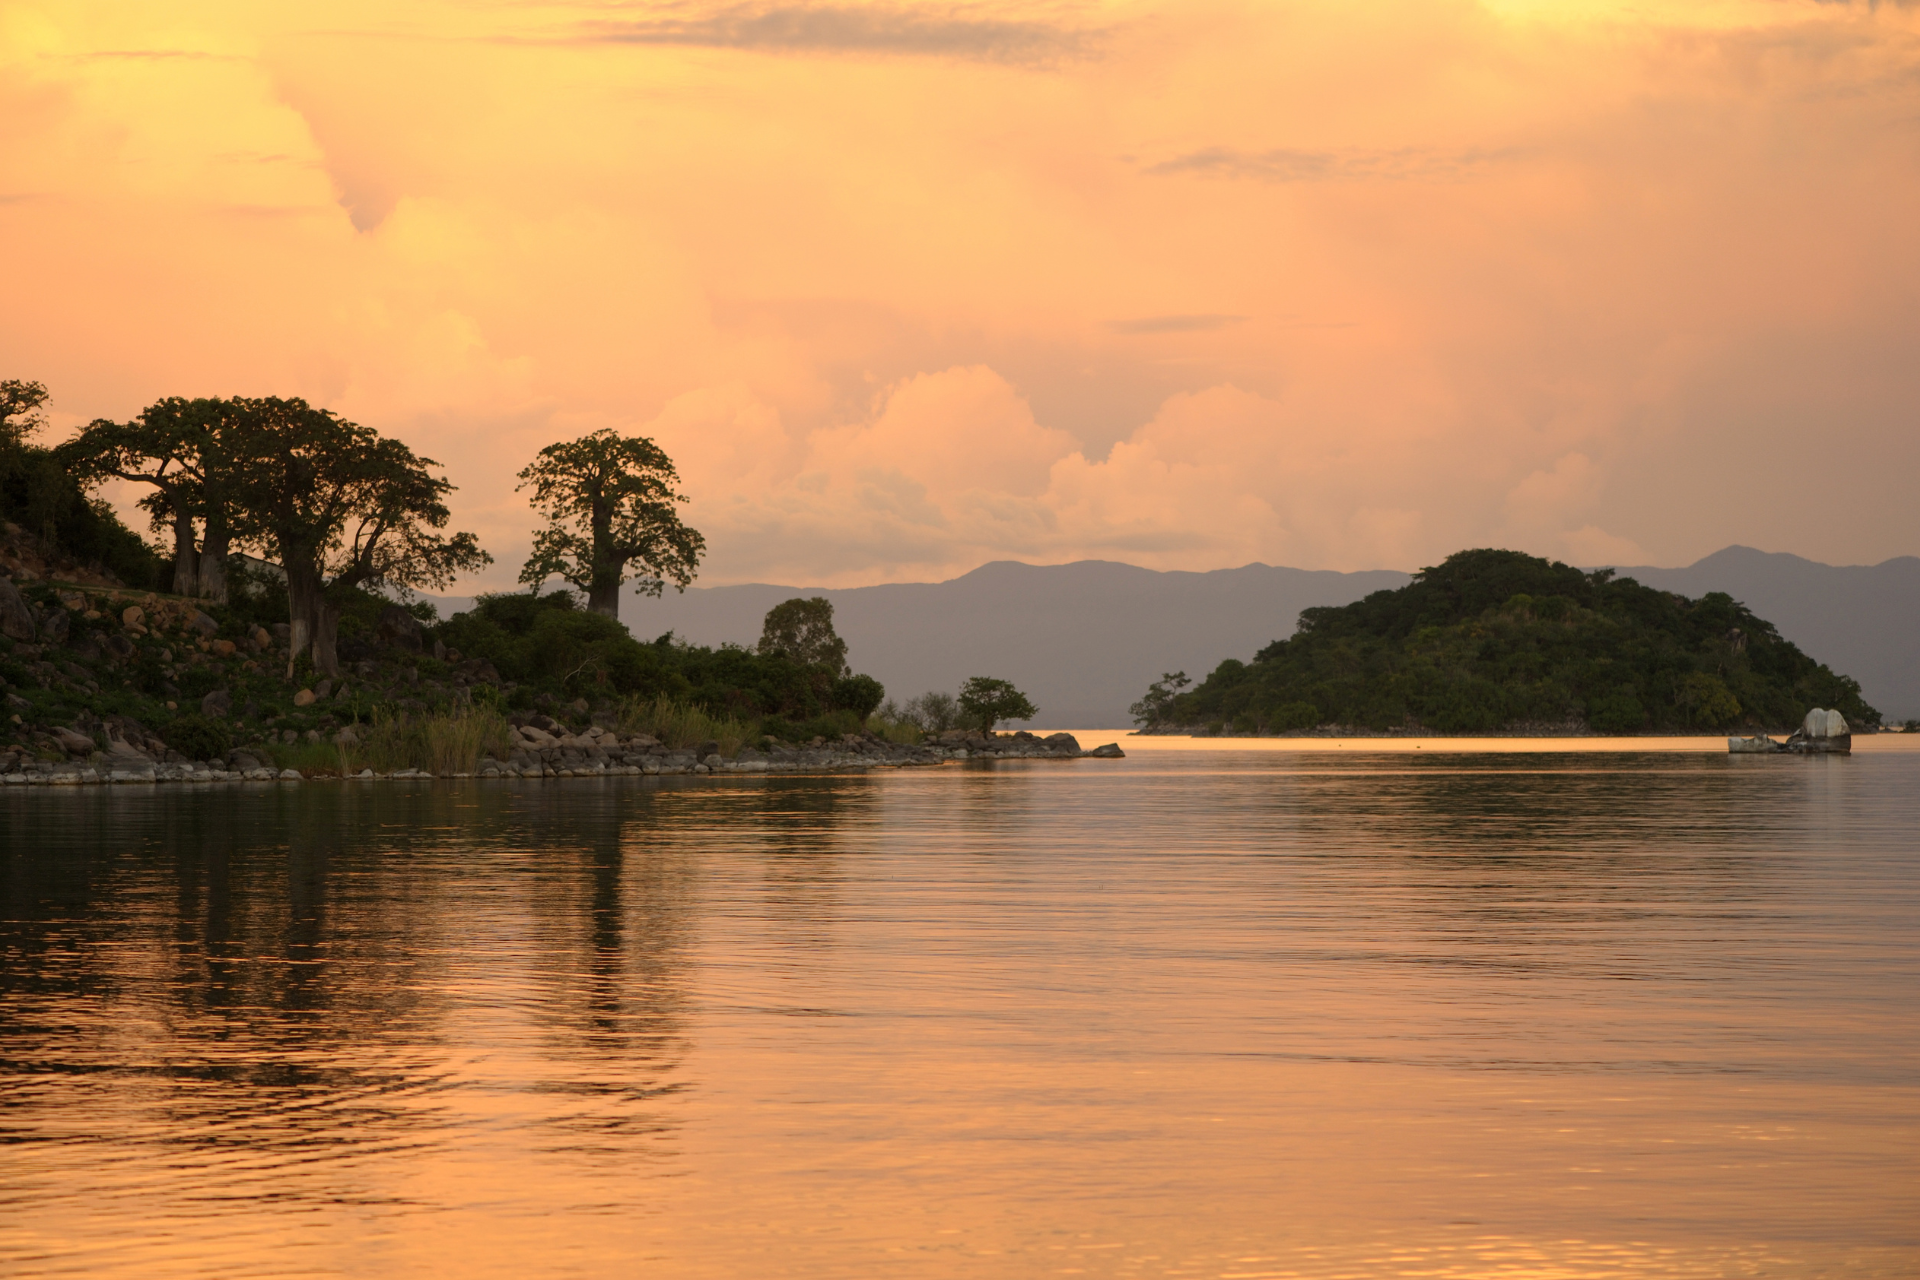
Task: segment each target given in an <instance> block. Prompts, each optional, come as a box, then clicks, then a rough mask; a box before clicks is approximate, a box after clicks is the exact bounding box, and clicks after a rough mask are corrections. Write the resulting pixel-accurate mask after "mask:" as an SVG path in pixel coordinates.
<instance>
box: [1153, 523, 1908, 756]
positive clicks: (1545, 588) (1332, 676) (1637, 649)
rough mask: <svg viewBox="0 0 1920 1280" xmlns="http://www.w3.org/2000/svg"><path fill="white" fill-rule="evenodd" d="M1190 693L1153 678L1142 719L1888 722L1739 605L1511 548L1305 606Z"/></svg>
mask: <svg viewBox="0 0 1920 1280" xmlns="http://www.w3.org/2000/svg"><path fill="white" fill-rule="evenodd" d="M1190 683H1191V682H1190V681H1188V680H1187V678H1186V677H1185V675H1184V674H1183V673H1178V672H1175V673H1170V674H1169V675H1167V676H1165V677H1163V678H1162V679H1161V680H1158V681H1156V682H1155V683H1154V684H1153V685H1152V687H1151V688H1149V690H1148V691H1147V694H1146V696H1145V697H1144V698H1142V699H1141V701H1140V702H1138V703H1136V704H1135V705H1134V708H1133V713H1134V716H1135V719H1136V720H1137V721H1138V722H1139V723H1140V724H1141V725H1142V726H1143V727H1145V728H1146V729H1147V730H1148V731H1158V732H1200V733H1233V734H1278V733H1302V732H1335V731H1338V732H1352V731H1356V730H1358V731H1367V732H1374V733H1437V734H1480V733H1527V732H1533V733H1553V732H1560V733H1602V734H1634V733H1719V732H1723V731H1732V730H1749V731H1751V730H1766V731H1772V732H1782V731H1786V730H1789V729H1791V728H1792V727H1794V726H1796V725H1798V724H1799V723H1800V720H1801V718H1802V717H1803V716H1804V715H1805V714H1806V712H1807V710H1808V709H1809V708H1811V707H1816V706H1817V707H1831V708H1835V709H1837V710H1839V711H1840V712H1841V713H1842V714H1844V715H1845V716H1846V718H1847V720H1848V721H1849V722H1850V723H1851V724H1852V725H1854V726H1855V727H1856V728H1860V729H1873V728H1877V727H1878V725H1879V723H1880V713H1879V712H1878V711H1876V710H1874V709H1873V708H1872V707H1870V706H1868V705H1867V704H1866V703H1865V702H1864V701H1862V700H1861V697H1860V686H1859V684H1858V683H1857V682H1855V681H1854V680H1852V679H1850V678H1848V677H1847V676H1844V675H1839V674H1836V673H1835V672H1833V671H1831V670H1829V669H1828V668H1827V667H1825V666H1823V665H1821V664H1820V663H1818V662H1816V661H1814V660H1813V659H1812V658H1810V657H1808V656H1807V655H1806V654H1804V653H1802V652H1801V651H1800V650H1799V649H1798V648H1796V647H1795V646H1794V645H1793V644H1791V643H1789V642H1788V641H1786V640H1784V639H1782V638H1781V636H1780V634H1779V632H1778V631H1776V630H1775V628H1774V627H1773V625H1772V624H1771V623H1769V622H1767V621H1766V620H1765V619H1763V618H1759V617H1756V616H1755V615H1754V614H1753V612H1752V611H1751V610H1749V609H1747V608H1746V607H1745V606H1744V605H1742V604H1740V603H1739V602H1738V601H1736V600H1734V599H1733V598H1732V597H1730V596H1727V595H1725V594H1721V593H1718V592H1715V593H1710V594H1708V595H1706V596H1703V597H1701V598H1700V599H1698V600H1690V599H1688V598H1686V597H1684V596H1680V595H1675V594H1673V593H1671V592H1666V591H1656V590H1654V589H1653V588H1651V587H1645V586H1642V585H1641V584H1640V583H1638V582H1636V581H1634V580H1633V579H1631V578H1620V577H1616V576H1614V574H1613V572H1612V571H1611V570H1606V569H1602V570H1598V571H1595V572H1590V573H1589V572H1582V571H1581V570H1579V569H1575V568H1573V567H1571V566H1569V565H1565V564H1560V563H1558V562H1556V561H1549V560H1543V559H1540V558H1538V557H1536V556H1530V555H1526V554H1523V553H1521V552H1518V551H1501V550H1477V551H1461V552H1458V553H1456V554H1454V555H1452V556H1449V557H1448V558H1447V559H1446V561H1445V562H1444V563H1442V564H1440V565H1437V566H1435V567H1433V568H1429V569H1423V570H1421V571H1420V572H1419V573H1418V574H1416V575H1415V576H1414V579H1413V581H1412V582H1410V583H1409V584H1408V585H1406V586H1404V587H1401V588H1398V589H1396V590H1390V591H1376V592H1374V593H1373V594H1372V595H1369V596H1367V597H1366V598H1365V599H1363V600H1359V601H1357V602H1355V603H1353V604H1349V605H1344V606H1340V607H1332V608H1316V609H1307V610H1305V611H1304V612H1303V613H1301V615H1300V623H1299V629H1298V630H1297V631H1296V632H1295V633H1294V634H1293V635H1292V636H1291V637H1290V638H1288V639H1284V640H1276V641H1274V642H1273V643H1272V644H1270V645H1268V646H1267V647H1266V648H1264V649H1262V650H1260V651H1259V652H1258V653H1256V654H1255V655H1254V656H1253V660H1252V661H1251V662H1242V661H1239V660H1237V659H1233V658H1229V659H1227V660H1226V661H1224V662H1222V663H1221V664H1220V665H1219V666H1218V667H1217V668H1215V669H1214V671H1213V673H1212V674H1211V675H1209V676H1208V677H1207V678H1206V679H1205V680H1204V681H1202V682H1201V683H1200V684H1198V685H1193V686H1192V687H1188V686H1189V684H1190Z"/></svg>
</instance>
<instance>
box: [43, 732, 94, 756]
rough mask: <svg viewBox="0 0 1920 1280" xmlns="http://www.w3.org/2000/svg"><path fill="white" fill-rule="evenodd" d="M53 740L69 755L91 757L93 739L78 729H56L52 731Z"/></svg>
mask: <svg viewBox="0 0 1920 1280" xmlns="http://www.w3.org/2000/svg"><path fill="white" fill-rule="evenodd" d="M53 740H54V741H55V742H57V743H59V744H60V747H61V749H62V750H64V751H66V752H67V753H68V754H70V755H76V756H84V755H91V754H93V751H94V747H95V743H94V741H93V739H92V738H90V737H88V736H87V735H86V734H84V733H81V732H80V731H79V730H78V729H66V728H57V729H55V730H54V731H53Z"/></svg>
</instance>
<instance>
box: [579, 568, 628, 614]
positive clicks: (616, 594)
mask: <svg viewBox="0 0 1920 1280" xmlns="http://www.w3.org/2000/svg"><path fill="white" fill-rule="evenodd" d="M587 608H589V609H591V610H593V611H594V612H595V613H604V614H606V615H607V616H608V617H609V618H618V617H619V616H620V575H619V574H617V573H614V574H605V575H595V577H594V580H593V585H592V586H591V587H589V588H588V589H587Z"/></svg>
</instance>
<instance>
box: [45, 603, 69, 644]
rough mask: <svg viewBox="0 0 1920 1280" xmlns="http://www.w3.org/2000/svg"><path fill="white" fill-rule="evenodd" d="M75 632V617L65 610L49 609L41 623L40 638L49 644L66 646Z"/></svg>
mask: <svg viewBox="0 0 1920 1280" xmlns="http://www.w3.org/2000/svg"><path fill="white" fill-rule="evenodd" d="M72 630H73V615H72V614H70V613H68V612H67V611H66V610H65V609H49V610H47V616H46V617H45V618H44V619H42V620H41V622H40V638H41V639H42V640H45V641H46V642H47V643H48V644H65V643H66V642H67V636H68V635H69V634H71V633H72Z"/></svg>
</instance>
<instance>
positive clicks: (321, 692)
mask: <svg viewBox="0 0 1920 1280" xmlns="http://www.w3.org/2000/svg"><path fill="white" fill-rule="evenodd" d="M332 692H333V681H331V680H322V681H321V682H320V683H319V684H317V685H315V686H313V696H314V697H316V698H324V697H326V696H328V695H329V694H331V693H332Z"/></svg>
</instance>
